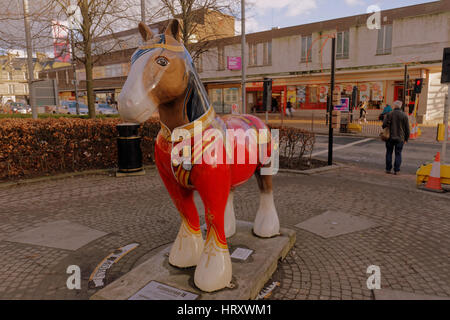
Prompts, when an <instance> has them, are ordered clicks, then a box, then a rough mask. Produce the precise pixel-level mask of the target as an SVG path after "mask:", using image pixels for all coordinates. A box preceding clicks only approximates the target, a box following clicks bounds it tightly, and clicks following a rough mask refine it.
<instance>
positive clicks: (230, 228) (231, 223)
mask: <svg viewBox="0 0 450 320" xmlns="http://www.w3.org/2000/svg"><path fill="white" fill-rule="evenodd" d="M233 197H234V195H233V191H231V192H230V194H229V195H228V200H227V206H226V207H225V217H224V220H225V222H224V223H225V237H226V238H227V239H228V238H231V237H232V236H234V234H235V233H236V216H235V214H234V205H233Z"/></svg>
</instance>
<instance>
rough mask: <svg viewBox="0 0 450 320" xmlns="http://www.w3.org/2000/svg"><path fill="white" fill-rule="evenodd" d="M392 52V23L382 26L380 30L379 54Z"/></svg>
mask: <svg viewBox="0 0 450 320" xmlns="http://www.w3.org/2000/svg"><path fill="white" fill-rule="evenodd" d="M391 53H392V25H384V26H381V29H379V30H378V42H377V54H391Z"/></svg>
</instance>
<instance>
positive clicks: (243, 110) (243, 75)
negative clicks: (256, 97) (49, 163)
mask: <svg viewBox="0 0 450 320" xmlns="http://www.w3.org/2000/svg"><path fill="white" fill-rule="evenodd" d="M241 69H242V80H241V87H242V88H241V90H242V110H241V112H243V113H247V110H246V109H247V105H246V103H245V78H246V74H245V71H246V70H245V0H241Z"/></svg>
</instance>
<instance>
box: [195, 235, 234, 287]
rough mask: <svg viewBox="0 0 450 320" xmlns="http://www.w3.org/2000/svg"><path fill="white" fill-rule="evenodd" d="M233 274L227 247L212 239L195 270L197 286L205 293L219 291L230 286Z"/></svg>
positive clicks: (208, 242)
mask: <svg viewBox="0 0 450 320" xmlns="http://www.w3.org/2000/svg"><path fill="white" fill-rule="evenodd" d="M231 273H232V272H231V258H230V252H229V251H228V248H227V246H226V245H225V246H224V245H222V244H219V243H216V240H215V239H214V237H211V238H210V239H209V240H207V243H206V244H205V250H204V251H203V254H202V256H201V257H200V261H199V263H198V265H197V268H196V269H195V274H194V282H195V285H196V286H197V287H198V288H199V289H200V290H202V291H205V292H213V291H217V290H220V289H223V288H226V287H228V286H229V285H230V283H231Z"/></svg>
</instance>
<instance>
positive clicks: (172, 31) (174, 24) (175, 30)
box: [164, 19, 181, 41]
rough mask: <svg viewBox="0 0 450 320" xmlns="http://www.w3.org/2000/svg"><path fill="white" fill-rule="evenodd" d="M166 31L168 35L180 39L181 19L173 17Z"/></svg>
mask: <svg viewBox="0 0 450 320" xmlns="http://www.w3.org/2000/svg"><path fill="white" fill-rule="evenodd" d="M164 33H165V34H166V35H168V36H172V37H174V38H175V40H177V41H180V38H181V25H180V20H178V19H172V20H170V21H169V24H168V25H167V28H166V31H164Z"/></svg>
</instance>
